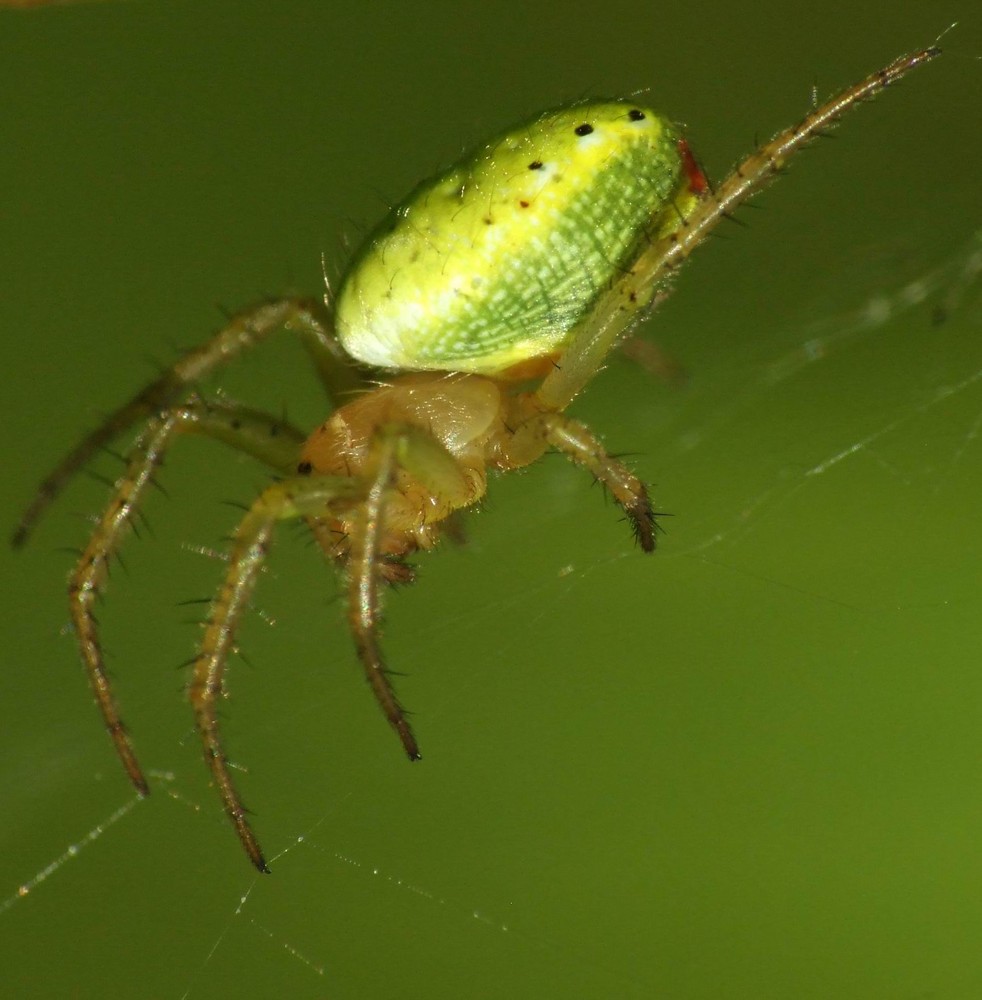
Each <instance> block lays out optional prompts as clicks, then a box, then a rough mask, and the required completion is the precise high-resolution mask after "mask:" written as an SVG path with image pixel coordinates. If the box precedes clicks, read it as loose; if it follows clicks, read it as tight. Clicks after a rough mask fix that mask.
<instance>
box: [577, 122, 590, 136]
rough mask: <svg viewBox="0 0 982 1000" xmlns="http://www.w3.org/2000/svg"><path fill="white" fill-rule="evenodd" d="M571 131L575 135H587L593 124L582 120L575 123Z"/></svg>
mask: <svg viewBox="0 0 982 1000" xmlns="http://www.w3.org/2000/svg"><path fill="white" fill-rule="evenodd" d="M573 131H574V132H575V133H576V134H577V135H589V134H590V133H591V132H592V131H593V126H592V125H588V124H587V123H586V122H584V123H583V124H582V125H577V126H576V128H575V129H573Z"/></svg>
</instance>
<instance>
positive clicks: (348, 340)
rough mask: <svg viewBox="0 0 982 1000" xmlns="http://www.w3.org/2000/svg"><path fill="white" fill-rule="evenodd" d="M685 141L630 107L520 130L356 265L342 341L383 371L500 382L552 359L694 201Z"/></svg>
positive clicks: (577, 113) (597, 107)
mask: <svg viewBox="0 0 982 1000" xmlns="http://www.w3.org/2000/svg"><path fill="white" fill-rule="evenodd" d="M678 144H679V136H678V134H677V132H676V131H675V129H674V128H673V127H672V126H671V124H670V123H669V122H668V121H667V120H666V119H664V118H662V117H661V116H659V115H656V114H655V113H654V112H652V111H650V110H648V109H644V108H639V107H638V106H637V105H633V104H628V103H626V102H603V103H589V104H579V105H574V106H571V107H567V108H563V109H560V110H557V111H553V112H549V113H546V114H543V115H540V116H539V117H538V118H536V119H535V120H533V121H531V122H528V123H526V124H524V125H522V126H521V127H519V128H516V129H513V130H511V131H509V132H507V133H505V134H503V135H501V136H499V137H498V138H497V139H495V140H493V141H492V142H490V143H488V144H487V145H485V146H483V147H481V148H480V149H479V150H477V151H476V152H475V153H472V154H471V155H470V156H468V157H467V158H465V159H464V160H462V161H460V162H459V163H457V164H455V165H454V166H453V167H451V168H450V169H448V170H446V171H445V172H444V173H442V174H440V175H438V176H437V177H435V178H432V179H430V180H428V181H426V182H424V183H423V184H421V185H420V186H419V187H417V188H416V190H415V191H413V192H412V193H411V194H410V196H409V197H408V198H407V199H406V200H405V201H404V202H403V203H402V204H401V205H399V206H398V207H397V208H395V209H393V211H392V212H391V213H390V214H389V216H388V217H387V218H386V219H385V220H384V221H383V223H382V224H381V225H380V226H379V228H378V229H377V230H376V231H375V232H374V233H372V235H371V236H370V237H369V239H368V241H367V242H366V243H365V245H364V246H363V247H362V248H361V250H360V251H359V252H358V254H357V255H356V256H355V258H354V261H353V262H352V266H351V268H350V269H349V271H348V273H347V274H346V276H345V278H344V280H343V282H342V284H341V287H340V289H339V292H338V297H337V303H336V316H337V326H338V335H339V337H340V339H341V342H342V344H343V345H344V347H345V349H346V350H347V351H348V353H349V354H351V355H352V356H353V357H355V358H357V359H358V360H360V361H363V362H365V363H367V364H371V365H376V366H379V367H382V368H399V369H416V370H428V369H432V370H441V371H467V372H481V373H485V374H496V373H499V372H502V371H504V370H505V369H507V368H509V367H511V366H512V365H514V364H516V363H519V362H522V361H527V360H530V359H532V358H537V357H541V356H543V355H548V354H552V353H554V352H556V351H558V350H560V349H561V348H562V345H563V342H564V340H565V339H566V337H567V335H568V333H569V331H570V330H571V329H572V328H573V327H574V326H575V325H576V324H577V323H578V322H579V320H581V319H582V318H583V317H584V316H585V315H586V314H587V313H588V312H589V310H590V308H591V306H592V305H593V303H594V301H595V300H596V298H597V296H598V295H599V294H600V292H602V291H603V290H604V289H605V288H606V287H607V286H608V284H609V283H610V281H611V280H612V279H613V278H614V277H615V276H616V275H618V274H619V273H620V272H621V271H622V270H623V269H624V268H626V267H629V266H630V264H631V262H632V261H633V259H634V257H635V256H636V254H637V252H638V250H639V248H640V246H641V245H642V243H643V242H644V241H646V240H648V239H650V238H652V237H653V236H655V235H661V234H663V233H665V232H666V231H668V230H670V229H672V228H674V227H675V226H676V225H677V224H678V220H679V219H680V218H681V217H682V215H683V214H684V212H685V210H686V209H687V208H688V207H689V205H690V204H691V199H692V198H693V197H694V195H693V194H692V193H691V192H690V191H689V189H688V186H687V184H686V178H685V175H684V170H683V162H682V156H681V154H680V152H679V146H678Z"/></svg>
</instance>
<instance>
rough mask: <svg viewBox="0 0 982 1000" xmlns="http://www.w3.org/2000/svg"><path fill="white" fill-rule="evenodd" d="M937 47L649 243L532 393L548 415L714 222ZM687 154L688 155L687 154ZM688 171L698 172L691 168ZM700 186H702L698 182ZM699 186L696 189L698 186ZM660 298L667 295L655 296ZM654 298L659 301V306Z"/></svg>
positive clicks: (850, 93) (852, 91) (895, 67)
mask: <svg viewBox="0 0 982 1000" xmlns="http://www.w3.org/2000/svg"><path fill="white" fill-rule="evenodd" d="M940 53H941V50H940V49H939V48H937V47H934V48H929V49H925V50H924V51H922V52H916V53H914V54H912V55H908V56H901V57H900V58H899V59H895V60H894V61H893V62H892V63H890V65H889V66H886V67H885V68H883V69H881V70H879V71H878V72H876V73H872V74H871V75H870V76H868V77H867V78H866V79H865V80H863V81H861V82H860V83H857V84H855V85H854V86H852V87H849V88H847V89H846V90H843V91H841V92H840V93H839V94H837V95H836V96H835V97H833V98H831V99H830V100H828V101H826V102H825V103H824V104H822V105H821V106H819V107H817V108H815V109H814V110H813V111H811V112H810V113H809V114H808V115H806V116H805V117H804V118H803V119H802V120H801V121H800V122H799V123H798V124H797V125H794V126H792V127H791V128H789V129H785V130H784V131H783V132H779V133H778V134H777V135H776V136H775V137H774V138H773V139H771V141H770V142H767V143H764V144H763V145H762V146H760V147H759V148H758V149H757V150H756V151H755V152H753V153H751V154H750V156H748V157H747V158H746V159H745V160H743V161H742V162H741V163H739V164H738V165H737V166H736V167H734V169H733V170H732V171H731V173H730V174H729V175H728V176H727V177H726V178H725V179H724V180H723V182H722V183H721V184H720V185H719V186H718V187H717V188H716V189H715V191H707V192H706V193H705V194H704V195H703V196H702V197H701V198H700V200H699V201H697V202H695V206H694V207H693V208H692V209H691V211H689V212H688V213H687V214H686V216H685V218H683V219H682V220H681V223H679V222H678V220H675V224H674V225H673V226H672V228H671V230H670V231H669V232H668V233H667V234H664V235H662V236H661V238H656V239H653V240H652V241H651V242H649V243H648V244H647V245H646V246H645V248H644V249H643V250H642V252H641V253H640V255H639V256H638V258H637V260H636V261H635V263H634V265H633V266H632V267H631V268H630V269H629V270H628V271H627V272H625V274H624V275H623V276H622V277H621V278H619V279H618V280H617V281H615V282H614V284H613V285H612V286H611V287H610V288H609V289H608V290H607V292H605V293H604V295H603V296H602V297H601V298H600V300H599V301H598V303H597V307H596V309H595V310H594V311H593V312H592V313H591V314H590V316H589V317H588V318H587V319H586V320H585V321H584V322H583V323H582V324H581V325H580V326H579V328H578V329H577V330H575V331H574V332H573V333H572V334H571V338H570V340H569V342H568V344H567V347H566V349H565V350H564V351H563V354H562V356H561V357H560V358H559V361H558V362H557V364H556V367H555V368H554V369H553V371H551V372H550V373H549V374H548V375H547V376H546V377H545V379H544V380H543V382H542V385H541V386H540V387H539V389H538V390H537V392H536V396H537V398H538V400H539V402H540V403H541V404H542V406H543V407H544V408H545V409H548V410H557V411H558V410H565V409H566V407H567V406H569V404H570V403H571V402H572V401H573V399H574V398H575V397H576V396H577V395H578V394H579V393H580V392H581V391H582V390H583V388H584V387H585V386H586V384H587V383H588V382H589V381H590V380H591V379H592V378H593V376H594V375H595V374H596V373H597V372H598V371H599V370H600V368H601V367H602V366H603V363H604V359H605V358H606V356H607V354H608V352H609V351H610V350H611V348H612V347H613V346H614V345H615V344H616V343H617V341H618V340H619V339H620V338H621V336H622V335H623V334H624V333H625V332H626V330H627V329H628V327H629V326H630V325H631V323H633V322H634V320H635V319H636V318H637V317H638V315H639V314H640V313H641V311H642V310H643V309H645V308H646V307H647V305H648V304H649V303H650V302H651V299H652V294H653V293H655V292H657V293H663V292H667V291H668V284H667V283H668V282H669V280H670V279H671V276H672V274H673V273H674V272H675V271H676V270H677V269H678V268H679V267H680V266H681V265H682V264H683V263H684V262H685V260H686V259H687V258H688V256H689V254H691V253H692V251H693V250H694V249H695V248H696V247H697V246H699V245H700V244H701V243H704V242H705V240H706V237H707V236H708V235H709V234H710V232H712V230H713V229H715V228H716V226H717V225H719V223H720V222H721V221H722V220H723V219H725V218H728V217H729V216H731V215H732V213H733V211H734V210H735V209H736V208H738V207H739V206H740V205H741V204H743V202H745V201H746V200H747V199H748V198H750V197H751V196H753V195H754V194H756V193H757V192H758V191H760V190H761V189H762V188H764V187H766V186H767V184H769V183H770V182H771V181H772V180H773V179H774V178H775V177H776V176H778V174H780V173H781V172H782V171H783V170H784V169H785V167H786V166H787V161H788V159H789V158H790V157H791V156H793V155H794V154H795V153H796V152H798V151H799V150H800V149H802V148H803V147H804V146H805V145H807V144H808V143H809V142H810V141H811V140H812V139H813V138H814V137H815V136H816V135H817V134H819V133H821V132H823V131H824V130H825V129H827V128H829V127H830V126H832V125H835V124H836V123H837V122H838V121H839V119H840V118H841V117H842V115H844V114H845V113H846V112H847V111H851V110H852V109H853V108H856V107H858V106H859V105H860V104H862V103H863V102H864V101H866V100H868V99H869V98H871V97H875V96H876V95H877V94H878V93H880V91H882V90H885V89H886V88H887V87H889V86H891V85H892V84H894V83H896V82H897V81H898V80H899V79H900V78H901V77H902V76H904V75H905V74H906V73H907V72H909V71H910V70H912V69H914V68H915V67H916V66H919V65H921V64H922V63H925V62H929V61H930V60H931V59H933V58H935V56H938V55H940ZM690 155H691V154H690ZM693 167H694V169H695V170H698V167H695V164H694V161H693ZM702 185H705V179H703V180H702ZM702 185H700V186H702ZM660 298H664V295H663V294H662V295H660ZM660 298H656V301H660Z"/></svg>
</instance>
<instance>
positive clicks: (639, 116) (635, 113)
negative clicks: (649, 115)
mask: <svg viewBox="0 0 982 1000" xmlns="http://www.w3.org/2000/svg"><path fill="white" fill-rule="evenodd" d="M627 117H628V118H630V119H631V121H632V122H641V121H644V112H643V111H641V110H639V109H638V108H632V109H631V110H630V111H628V113H627Z"/></svg>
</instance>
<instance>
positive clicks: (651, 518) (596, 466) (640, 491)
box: [540, 413, 655, 552]
mask: <svg viewBox="0 0 982 1000" xmlns="http://www.w3.org/2000/svg"><path fill="white" fill-rule="evenodd" d="M540 419H541V420H542V423H543V425H544V428H545V435H546V441H548V443H549V444H550V445H552V447H553V448H555V449H556V450H557V451H560V452H562V453H563V454H564V455H565V456H566V457H567V458H569V459H570V460H571V461H573V462H575V463H576V464H577V465H580V466H582V467H583V468H584V469H586V470H587V471H588V472H590V473H591V474H592V475H593V478H594V479H596V480H597V482H599V483H602V484H603V486H604V487H605V488H606V489H607V490H608V491H609V493H610V495H611V496H612V497H613V498H614V499H615V500H616V501H617V503H619V504H620V505H621V507H622V508H623V509H624V513H625V514H626V515H627V517H628V520H629V521H630V522H631V525H632V527H633V528H634V536H635V538H637V540H638V544H639V545H640V546H641V549H642V551H644V552H654V551H655V515H654V512H653V511H652V509H651V500H650V499H649V497H648V490H647V487H646V486H645V485H644V483H643V482H641V480H640V479H638V477H637V476H636V475H635V474H634V473H633V472H632V471H631V470H630V469H629V468H628V467H627V466H626V465H624V463H623V462H619V461H618V460H617V459H616V458H612V457H611V456H610V455H608V454H607V452H606V451H605V450H604V447H603V445H602V444H601V443H600V442H599V441H598V440H597V438H596V437H595V436H594V434H593V433H592V432H591V431H590V429H589V428H588V427H586V426H585V425H584V424H581V423H579V422H578V421H576V420H571V419H570V418H569V417H567V416H566V415H565V414H562V413H546V414H543V415H542V417H541V418H540Z"/></svg>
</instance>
